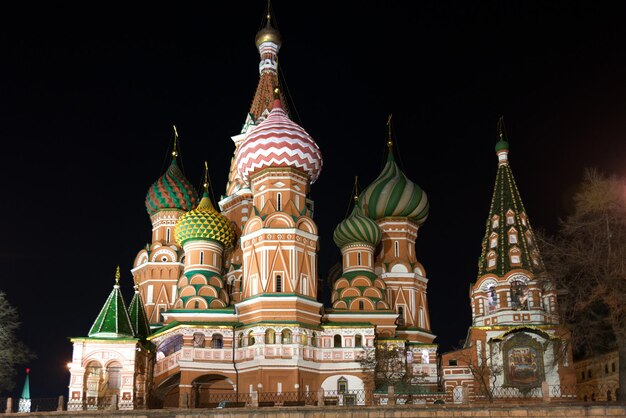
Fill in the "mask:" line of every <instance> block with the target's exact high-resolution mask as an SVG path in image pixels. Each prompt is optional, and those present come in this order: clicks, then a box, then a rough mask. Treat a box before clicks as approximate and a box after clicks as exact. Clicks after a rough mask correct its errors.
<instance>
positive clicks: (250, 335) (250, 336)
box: [248, 331, 254, 345]
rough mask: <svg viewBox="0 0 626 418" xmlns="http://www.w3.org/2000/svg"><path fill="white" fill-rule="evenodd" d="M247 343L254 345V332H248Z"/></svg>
mask: <svg viewBox="0 0 626 418" xmlns="http://www.w3.org/2000/svg"><path fill="white" fill-rule="evenodd" d="M248 345H254V333H253V332H252V331H250V332H248Z"/></svg>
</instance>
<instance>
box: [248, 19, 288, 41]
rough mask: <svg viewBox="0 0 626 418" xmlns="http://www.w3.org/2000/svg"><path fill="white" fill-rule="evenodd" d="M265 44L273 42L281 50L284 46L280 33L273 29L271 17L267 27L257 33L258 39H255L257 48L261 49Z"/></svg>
mask: <svg viewBox="0 0 626 418" xmlns="http://www.w3.org/2000/svg"><path fill="white" fill-rule="evenodd" d="M264 42H272V43H274V44H276V45H278V47H279V48H280V46H281V45H282V42H283V40H282V38H281V36H280V32H278V30H276V29H274V27H272V23H271V22H270V15H267V23H266V24H265V27H264V28H263V29H261V30H260V31H258V32H257V34H256V37H255V38H254V43H255V44H256V47H257V48H258V47H260V46H261V44H262V43H264Z"/></svg>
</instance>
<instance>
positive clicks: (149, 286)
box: [146, 284, 154, 303]
mask: <svg viewBox="0 0 626 418" xmlns="http://www.w3.org/2000/svg"><path fill="white" fill-rule="evenodd" d="M153 296H154V286H153V285H151V284H150V285H148V296H147V297H146V299H147V300H148V301H147V303H152V298H153Z"/></svg>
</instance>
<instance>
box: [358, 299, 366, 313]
mask: <svg viewBox="0 0 626 418" xmlns="http://www.w3.org/2000/svg"><path fill="white" fill-rule="evenodd" d="M363 309H365V306H364V304H363V301H362V300H360V301H359V311H362V310H363Z"/></svg>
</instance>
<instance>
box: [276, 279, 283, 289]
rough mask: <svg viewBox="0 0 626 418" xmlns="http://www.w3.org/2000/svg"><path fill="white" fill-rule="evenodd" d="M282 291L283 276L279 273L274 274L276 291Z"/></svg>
mask: <svg viewBox="0 0 626 418" xmlns="http://www.w3.org/2000/svg"><path fill="white" fill-rule="evenodd" d="M282 291H283V278H282V277H281V276H280V274H278V275H276V293H281V292H282Z"/></svg>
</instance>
